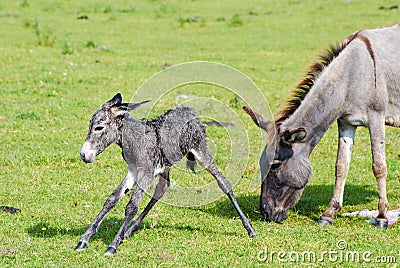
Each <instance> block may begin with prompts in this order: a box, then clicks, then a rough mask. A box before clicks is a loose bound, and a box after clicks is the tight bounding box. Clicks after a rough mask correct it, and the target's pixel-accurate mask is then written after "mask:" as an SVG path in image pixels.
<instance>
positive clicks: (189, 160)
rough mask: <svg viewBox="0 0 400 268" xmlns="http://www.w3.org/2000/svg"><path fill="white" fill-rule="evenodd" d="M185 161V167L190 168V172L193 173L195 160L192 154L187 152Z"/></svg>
mask: <svg viewBox="0 0 400 268" xmlns="http://www.w3.org/2000/svg"><path fill="white" fill-rule="evenodd" d="M186 158H187V161H186V167H187V168H190V170H191V171H193V172H195V171H194V167H195V166H196V158H195V157H194V154H193V153H192V152H188V153H187V155H186Z"/></svg>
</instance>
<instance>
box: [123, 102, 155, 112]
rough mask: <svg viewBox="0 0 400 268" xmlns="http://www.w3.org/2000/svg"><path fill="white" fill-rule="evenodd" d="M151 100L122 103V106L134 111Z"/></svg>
mask: <svg viewBox="0 0 400 268" xmlns="http://www.w3.org/2000/svg"><path fill="white" fill-rule="evenodd" d="M149 101H150V100H146V101H142V102H137V103H122V104H121V107H126V110H127V111H128V112H130V111H133V110H135V109H137V108H138V107H139V106H140V105H142V104H145V103H147V102H149Z"/></svg>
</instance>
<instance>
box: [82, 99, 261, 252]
mask: <svg viewBox="0 0 400 268" xmlns="http://www.w3.org/2000/svg"><path fill="white" fill-rule="evenodd" d="M142 103H144V102H142ZM142 103H138V104H131V103H122V97H121V95H120V94H119V93H118V94H117V95H115V96H114V97H113V98H112V99H111V100H110V101H108V102H106V103H105V104H104V105H102V106H101V107H100V108H99V109H98V110H97V111H96V112H95V113H94V115H93V116H92V119H91V120H90V126H89V133H88V135H87V137H86V141H85V143H84V144H83V145H82V149H81V151H80V155H81V158H82V160H83V161H84V162H85V163H90V162H93V161H94V159H95V157H96V156H97V155H98V154H100V153H101V152H102V151H103V150H104V149H105V148H107V147H108V146H109V145H110V144H112V143H116V144H118V145H119V146H120V147H121V149H122V155H123V157H124V160H125V162H126V163H127V165H128V174H127V175H126V177H125V179H124V180H123V181H122V183H121V184H120V185H119V186H118V187H117V188H116V189H115V191H114V192H113V193H112V194H111V195H110V196H109V197H108V199H107V200H106V202H105V204H104V207H103V209H102V210H101V211H100V213H99V214H98V216H97V217H96V219H95V220H94V221H93V223H92V224H91V225H90V226H89V228H88V229H87V231H86V232H85V233H84V234H83V236H82V237H81V238H80V240H79V243H78V245H77V246H76V249H77V250H81V249H84V248H86V247H87V246H88V243H89V239H90V238H91V237H92V236H93V235H94V234H95V233H96V232H97V229H98V227H99V225H100V223H101V222H102V220H103V219H104V217H105V216H106V215H107V213H108V212H109V211H110V210H111V209H112V208H113V207H114V206H115V205H116V204H117V203H118V202H119V200H120V199H121V198H122V197H123V196H124V195H125V194H126V193H127V192H128V191H130V190H131V189H132V188H133V187H134V186H135V185H136V188H135V189H134V191H133V193H132V196H131V199H130V201H129V203H128V204H127V206H126V210H125V218H124V221H123V223H122V225H121V228H120V229H119V231H118V233H117V234H116V236H115V238H114V241H113V242H112V243H111V244H110V246H109V247H108V249H107V251H106V253H115V252H116V251H117V248H118V246H119V245H120V244H121V242H122V240H123V239H125V238H127V237H129V236H130V235H131V234H132V232H134V231H136V230H137V229H138V228H139V226H140V224H141V222H142V221H143V219H144V217H145V216H146V215H147V213H148V212H149V211H150V209H151V208H152V207H153V206H154V205H155V203H156V202H157V201H158V200H159V199H160V198H161V197H162V196H163V194H164V193H165V191H166V190H167V188H168V186H169V169H170V167H171V166H172V165H174V164H176V163H177V162H178V161H180V160H181V159H182V158H183V157H184V156H187V157H188V161H189V167H190V168H191V169H194V163H193V161H195V158H194V157H196V158H197V160H198V161H199V162H200V164H201V165H203V166H204V167H205V168H206V169H207V170H208V171H209V172H210V173H211V174H212V175H213V176H214V177H215V179H216V180H217V182H218V185H219V187H220V188H221V189H222V191H223V192H224V193H225V194H227V195H228V197H229V198H230V200H231V202H232V203H233V205H234V207H235V209H236V210H237V212H238V213H239V215H240V217H241V220H242V223H243V225H244V227H245V228H246V230H247V232H248V234H249V236H251V237H253V236H256V233H255V232H254V230H253V228H252V226H251V223H250V221H249V220H248V219H247V217H246V216H245V215H244V214H243V212H242V211H241V209H240V207H239V205H238V204H237V202H236V200H235V198H234V196H233V192H232V186H231V184H230V183H229V181H228V180H227V179H226V178H225V177H224V176H223V175H222V174H221V172H220V171H219V170H218V168H217V166H216V165H215V162H214V158H213V156H212V155H211V152H210V151H209V150H208V149H207V145H206V132H205V126H204V125H203V124H202V123H201V122H200V120H199V119H198V117H197V116H196V114H195V112H194V110H193V109H192V108H189V107H177V108H175V109H172V110H169V111H167V112H166V113H164V114H163V115H161V116H160V117H157V118H155V119H154V120H151V121H147V120H136V119H134V118H132V117H131V116H130V114H129V111H130V110H132V109H135V108H137V107H138V106H140V104H142ZM155 176H158V177H159V182H158V184H157V186H156V190H155V193H154V196H153V198H152V199H151V201H150V202H149V204H148V205H147V206H146V208H145V209H144V210H143V212H142V213H141V215H140V216H139V217H138V218H137V219H136V221H135V222H133V223H132V224H131V221H132V219H133V217H134V216H135V215H136V213H137V212H138V205H139V203H140V201H141V199H142V197H143V195H144V193H145V191H146V190H147V189H148V187H149V186H150V184H151V183H152V182H153V180H154V177H155ZM130 224H131V225H130Z"/></svg>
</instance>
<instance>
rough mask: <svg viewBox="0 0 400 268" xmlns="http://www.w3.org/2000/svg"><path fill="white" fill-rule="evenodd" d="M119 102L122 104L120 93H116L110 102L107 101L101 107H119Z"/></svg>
mask: <svg viewBox="0 0 400 268" xmlns="http://www.w3.org/2000/svg"><path fill="white" fill-rule="evenodd" d="M121 102H122V96H121V93H117V94H115V96H114V97H113V98H112V99H111V100H109V101H107V102H106V103H105V104H104V105H103V107H105V108H110V107H113V106H119V105H120V104H121Z"/></svg>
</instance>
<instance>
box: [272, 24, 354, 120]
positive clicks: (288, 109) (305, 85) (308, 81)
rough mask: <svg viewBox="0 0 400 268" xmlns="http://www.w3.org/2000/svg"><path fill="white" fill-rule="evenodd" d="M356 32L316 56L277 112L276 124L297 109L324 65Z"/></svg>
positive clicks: (326, 64) (325, 65)
mask: <svg viewBox="0 0 400 268" xmlns="http://www.w3.org/2000/svg"><path fill="white" fill-rule="evenodd" d="M358 33H359V32H356V33H353V34H351V35H350V36H349V37H348V38H347V39H345V40H344V41H343V42H342V43H336V44H334V45H331V46H330V47H329V48H328V49H327V50H326V51H325V52H323V53H322V54H320V55H319V56H318V60H317V61H316V62H315V63H314V64H313V65H311V66H310V67H309V68H308V71H307V73H306V75H305V76H304V78H303V80H302V81H301V82H300V83H299V84H298V85H297V86H296V87H295V88H294V89H293V91H292V96H291V97H290V98H289V99H288V100H287V101H286V105H285V107H284V108H283V109H282V110H281V111H279V112H278V113H277V119H276V121H275V123H276V124H280V123H282V122H283V121H285V120H286V119H287V118H289V117H290V116H291V115H292V114H293V113H294V112H295V111H296V110H297V108H298V107H299V106H300V105H301V102H302V101H303V100H304V98H305V97H306V95H307V94H308V92H310V90H311V89H312V87H313V86H314V83H315V81H316V80H317V78H318V76H319V75H320V74H321V73H322V71H323V70H324V69H325V67H327V66H328V65H329V64H330V63H331V62H332V61H333V60H334V59H335V58H336V57H337V56H339V54H340V53H341V52H342V51H343V50H344V49H345V48H346V47H347V46H348V45H349V44H350V43H351V41H353V40H354V39H355V38H356V37H358Z"/></svg>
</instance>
